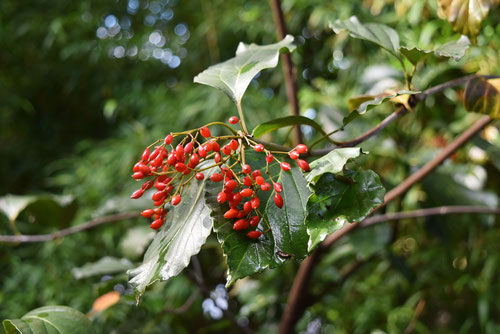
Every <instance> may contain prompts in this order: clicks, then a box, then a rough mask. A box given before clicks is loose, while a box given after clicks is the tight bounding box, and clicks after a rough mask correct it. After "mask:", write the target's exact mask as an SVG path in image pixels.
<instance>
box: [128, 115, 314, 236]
mask: <svg viewBox="0 0 500 334" xmlns="http://www.w3.org/2000/svg"><path fill="white" fill-rule="evenodd" d="M238 122H239V120H238V118H237V117H231V118H230V119H229V123H230V124H237V123H238ZM208 125H210V124H208ZM226 126H227V125H226ZM177 137H182V139H181V140H180V141H179V143H178V144H177V145H176V146H175V147H174V146H173V145H172V143H173V142H174V140H175V139H176V138H177ZM200 137H201V138H200ZM222 142H225V145H223V146H222V147H221V144H220V143H222ZM154 145H157V146H156V147H154V149H153V150H152V152H151V150H150V149H151V147H153V146H154ZM248 147H250V148H252V149H253V150H255V151H256V152H263V153H264V154H266V171H265V173H266V174H267V176H268V178H269V180H270V181H271V183H272V184H271V183H269V182H266V180H265V178H264V176H263V175H262V172H261V171H260V170H259V169H256V170H253V171H252V167H251V166H250V165H249V164H246V163H245V149H246V148H248ZM273 153H275V154H276V153H279V154H286V153H288V155H289V156H290V158H291V159H294V160H297V162H298V165H299V167H300V168H302V169H303V170H304V171H306V172H308V171H309V169H310V168H309V164H308V163H307V162H306V161H305V160H302V159H299V156H300V154H304V153H307V146H306V145H303V144H300V145H297V147H295V149H293V150H291V151H290V152H278V151H269V150H267V149H266V148H265V147H264V145H263V144H261V143H257V142H255V141H254V140H253V139H252V138H251V137H248V136H245V135H243V134H241V133H238V134H235V135H230V136H220V137H213V136H212V135H211V132H210V129H209V128H208V127H207V126H203V127H201V128H199V129H195V130H191V131H186V132H180V133H171V134H169V135H168V136H166V137H165V139H162V140H158V141H156V142H155V143H153V144H152V145H151V146H149V147H148V148H146V149H145V150H144V152H143V154H142V157H141V160H140V161H138V162H137V163H136V164H135V165H134V167H133V174H132V177H133V178H134V179H136V180H142V179H144V178H147V177H152V179H149V180H147V181H146V182H144V183H143V185H142V187H141V189H139V190H136V191H135V192H134V193H133V194H132V196H131V198H133V199H137V198H140V197H141V196H142V195H143V194H144V192H145V191H146V190H149V189H151V188H153V187H155V188H156V192H154V193H153V195H152V200H153V202H154V203H153V205H154V206H155V207H156V208H155V209H147V210H144V211H142V213H141V214H142V216H144V217H146V218H153V216H154V220H153V222H152V223H151V228H153V229H159V228H160V227H161V226H162V225H163V223H164V221H165V217H166V215H167V213H168V207H169V205H168V203H170V204H171V205H173V206H175V205H178V204H179V203H180V202H181V200H182V193H183V191H184V189H185V187H186V186H188V185H189V183H190V182H191V181H192V180H193V178H194V179H196V180H198V181H201V180H203V179H204V178H205V174H204V173H203V171H206V170H209V169H212V168H214V167H219V168H220V172H218V173H213V174H211V175H210V180H211V181H212V182H221V183H222V189H221V191H220V192H219V193H218V195H217V202H218V203H220V204H223V203H226V202H227V203H228V204H229V210H227V211H226V212H225V213H224V217H225V218H226V219H235V221H234V224H233V229H234V230H236V231H242V230H247V229H249V228H250V229H251V230H250V231H249V232H248V233H247V236H248V237H249V238H251V239H256V238H258V237H260V236H261V234H262V232H261V231H258V230H256V228H257V226H258V225H259V222H260V220H261V218H264V216H263V214H262V213H261V212H260V211H259V207H260V199H259V197H258V196H257V192H258V191H264V192H267V191H271V190H273V191H274V192H275V194H274V202H275V204H276V206H277V207H279V208H281V207H283V197H282V196H281V194H280V193H281V192H282V191H283V186H282V185H281V184H280V183H278V182H275V181H274V180H273V179H272V177H271V175H270V173H269V163H271V162H273V161H277V162H278V163H279V164H280V167H281V169H282V170H284V171H289V170H290V169H291V166H290V164H289V163H288V162H281V161H279V160H278V159H277V158H275V157H274V155H273ZM209 160H210V161H212V163H210V164H201V163H202V162H203V161H209ZM237 166H239V168H235V167H237ZM235 170H238V171H235ZM266 223H267V222H266ZM267 225H268V226H269V224H267Z"/></svg>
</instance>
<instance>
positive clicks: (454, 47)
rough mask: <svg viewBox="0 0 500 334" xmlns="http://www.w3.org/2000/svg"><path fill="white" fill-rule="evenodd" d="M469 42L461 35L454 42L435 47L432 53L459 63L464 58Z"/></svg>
mask: <svg viewBox="0 0 500 334" xmlns="http://www.w3.org/2000/svg"><path fill="white" fill-rule="evenodd" d="M469 45H470V40H469V39H468V38H467V36H465V35H462V36H460V38H459V39H458V41H456V42H449V43H446V44H443V45H441V46H439V47H437V48H436V49H435V50H434V53H435V54H436V55H438V56H440V57H448V58H453V59H455V60H456V61H459V60H460V59H461V58H462V57H463V56H465V51H467V49H468V48H469Z"/></svg>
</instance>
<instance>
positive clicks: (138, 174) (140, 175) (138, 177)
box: [132, 172, 146, 180]
mask: <svg viewBox="0 0 500 334" xmlns="http://www.w3.org/2000/svg"><path fill="white" fill-rule="evenodd" d="M132 177H133V178H134V179H136V180H140V179H143V178H144V177H146V175H144V173H143V172H135V173H134V174H132Z"/></svg>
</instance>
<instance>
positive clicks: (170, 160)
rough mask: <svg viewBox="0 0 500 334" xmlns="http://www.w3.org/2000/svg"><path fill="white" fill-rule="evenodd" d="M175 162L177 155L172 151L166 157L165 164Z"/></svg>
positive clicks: (171, 164)
mask: <svg viewBox="0 0 500 334" xmlns="http://www.w3.org/2000/svg"><path fill="white" fill-rule="evenodd" d="M176 162H177V157H176V156H175V154H174V153H171V154H170V155H169V156H168V158H167V164H169V165H170V166H173V165H175V163H176Z"/></svg>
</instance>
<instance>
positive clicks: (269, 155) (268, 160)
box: [266, 154, 274, 163]
mask: <svg viewBox="0 0 500 334" xmlns="http://www.w3.org/2000/svg"><path fill="white" fill-rule="evenodd" d="M273 159H274V155H272V154H268V155H266V161H267V162H268V163H269V162H273Z"/></svg>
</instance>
